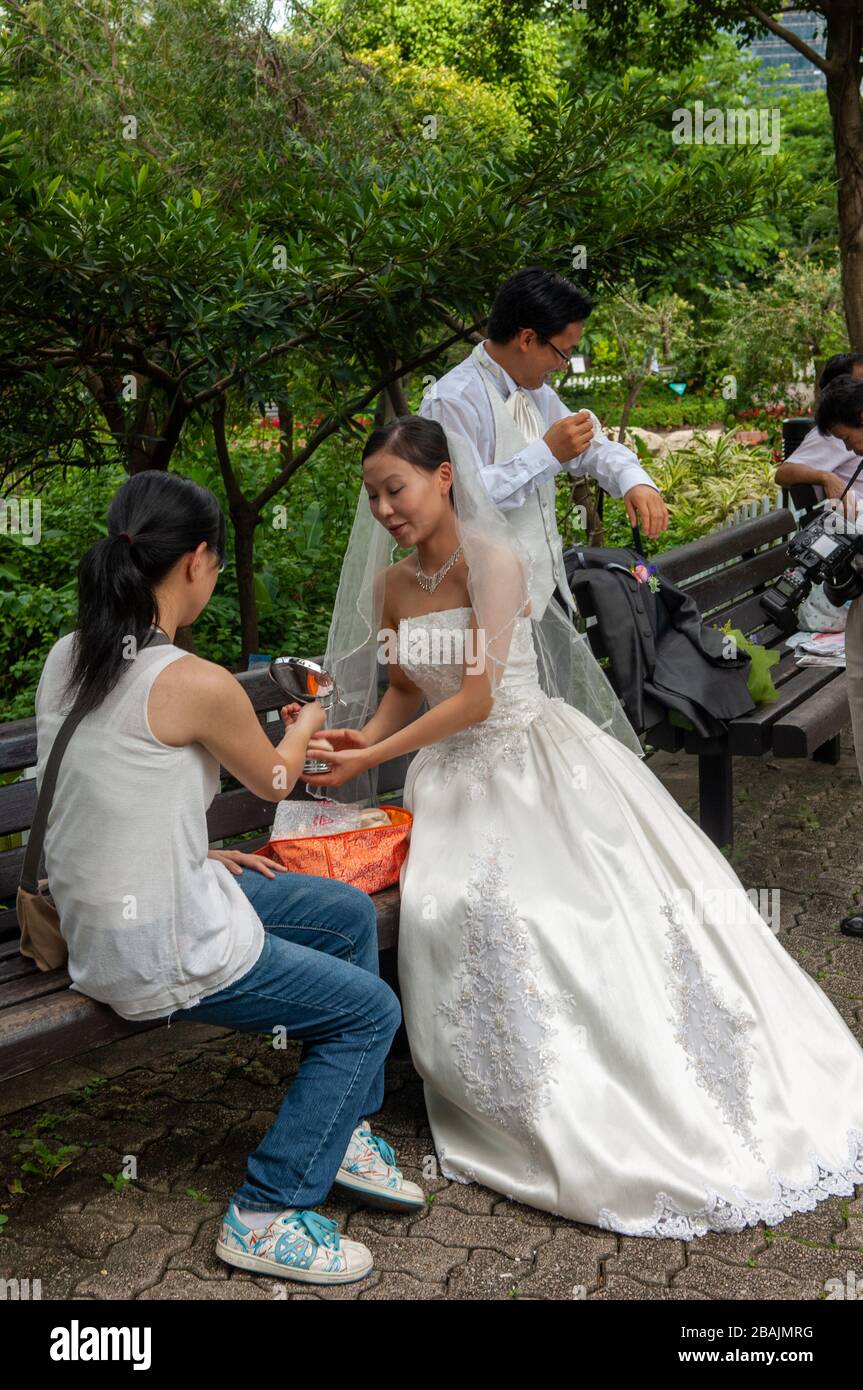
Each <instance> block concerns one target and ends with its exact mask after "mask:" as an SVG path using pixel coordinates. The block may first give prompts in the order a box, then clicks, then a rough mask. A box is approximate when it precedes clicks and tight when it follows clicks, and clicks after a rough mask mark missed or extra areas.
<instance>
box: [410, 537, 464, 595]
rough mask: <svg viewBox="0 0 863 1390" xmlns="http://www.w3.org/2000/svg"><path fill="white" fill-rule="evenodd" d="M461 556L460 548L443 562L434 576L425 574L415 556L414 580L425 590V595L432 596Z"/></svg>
mask: <svg viewBox="0 0 863 1390" xmlns="http://www.w3.org/2000/svg"><path fill="white" fill-rule="evenodd" d="M460 555H461V546H459V547H458V548H457V549H456V550H454V551H453V553H452V555H450V557H449V559H448V560H445V561H444V563H443V564H442V565H441V567H440V569H439V570H435V572H434V574H426V572H425V570H424V569H423V568H422V566H421V565H420V559H419V555H417V568H416V578H417V583H418V584H419V586H420V588H421V589H425V591H426V593H427V594H433V593H434V591H435V589H436V588H437V586H438V584H440V582H441V580H442V579H443V578H444V577H445V576H446V575H447V574H449V572H450V570H451V569H452V567H453V565H454V564H455V562H456V560H457V559H458V557H459V556H460Z"/></svg>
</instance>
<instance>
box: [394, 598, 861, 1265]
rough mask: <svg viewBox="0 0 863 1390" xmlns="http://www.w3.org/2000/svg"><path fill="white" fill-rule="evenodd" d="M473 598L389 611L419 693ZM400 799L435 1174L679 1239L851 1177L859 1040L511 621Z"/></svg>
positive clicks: (453, 681)
mask: <svg viewBox="0 0 863 1390" xmlns="http://www.w3.org/2000/svg"><path fill="white" fill-rule="evenodd" d="M470 614H471V610H470V609H469V608H453V609H446V610H440V611H439V612H437V613H431V614H424V615H422V616H421V617H415V618H409V619H404V620H403V622H402V626H403V627H404V626H406V628H407V630H406V632H405V633H404V634H402V632H401V629H400V644H401V645H400V662H401V664H402V666H403V669H404V670H405V672H406V674H407V675H408V676H409V677H410V679H411V680H413V681H414V682H415V683H416V684H417V685H418V686H420V687H421V688H422V690H423V691H424V693H425V695H426V697H427V699H428V701H429V704H430V705H435V704H437V703H439V702H440V701H441V700H443V699H445V698H447V697H448V696H450V695H452V694H454V693H455V692H456V691H457V690H458V688H459V686H460V685H461V681H462V671H463V666H462V665H461V664H460V663H459V662H452V663H451V664H443V663H442V662H441V658H440V644H441V641H443V640H444V639H446V638H448V637H451V636H452V634H453V633H454V632H455V631H459V632H460V631H462V630H463V629H464V628H466V627H467V625H468V623H469V621H470ZM417 628H421V629H422V630H423V632H422V633H420V634H417V633H416V631H415V629H417ZM436 636H437V637H438V638H440V641H439V642H438V647H439V650H438V652H437V653H436V652H435V650H434V647H435V642H434V639H435V637H436ZM429 638H431V639H432V640H431V642H430V641H429ZM456 650H457V648H456ZM435 656H437V660H436V661H435V660H434V659H433V658H434V657H435ZM404 804H405V806H406V807H407V808H408V809H409V810H410V811H411V812H412V813H413V816H414V823H413V827H412V831H411V840H410V846H409V851H408V856H407V859H406V861H405V863H404V864H403V866H402V870H401V878H400V882H401V912H400V927H399V962H398V972H399V985H400V991H401V1000H402V1010H403V1015H404V1020H405V1025H406V1029H407V1034H408V1038H409V1042H410V1048H411V1054H412V1058H413V1062H414V1066H415V1067H416V1070H417V1071H418V1073H419V1075H420V1076H421V1077H422V1080H423V1085H424V1092H425V1100H426V1107H427V1110H428V1116H429V1123H430V1126H431V1130H432V1135H433V1139H434V1144H435V1148H436V1151H437V1157H438V1162H439V1165H440V1170H441V1172H442V1173H443V1175H444V1176H445V1177H447V1178H450V1179H455V1180H457V1181H459V1182H478V1183H482V1184H483V1185H485V1186H487V1187H490V1188H491V1189H493V1190H494V1191H498V1192H501V1193H503V1194H505V1195H506V1196H508V1197H510V1198H512V1199H514V1200H517V1201H520V1202H524V1203H527V1204H528V1205H530V1206H534V1207H538V1208H540V1209H542V1210H545V1211H551V1212H554V1213H555V1214H557V1215H559V1216H564V1217H568V1218H569V1219H571V1220H575V1221H581V1222H585V1223H587V1224H590V1225H593V1226H598V1227H601V1228H603V1229H606V1230H613V1231H619V1232H622V1233H624V1234H626V1235H641V1236H662V1237H674V1238H677V1239H683V1240H691V1239H693V1238H694V1237H696V1236H699V1235H702V1234H704V1233H706V1232H707V1231H711V1230H716V1231H738V1230H741V1229H743V1228H744V1227H746V1226H751V1225H755V1224H756V1223H757V1222H759V1221H766V1222H767V1223H768V1224H769V1225H775V1224H776V1223H778V1222H780V1221H782V1220H783V1219H784V1218H785V1217H787V1216H789V1215H791V1214H792V1213H793V1212H797V1211H811V1210H812V1209H813V1208H814V1207H815V1205H816V1203H817V1202H819V1201H822V1200H823V1199H824V1198H826V1197H829V1196H831V1195H836V1194H839V1195H845V1196H849V1195H851V1194H852V1193H853V1192H854V1187H855V1184H863V1048H861V1047H860V1045H859V1044H858V1043H857V1041H856V1039H855V1038H854V1036H853V1034H852V1033H851V1031H850V1029H849V1028H848V1027H847V1025H846V1024H845V1022H844V1020H843V1019H842V1017H841V1015H840V1014H839V1012H838V1010H837V1009H836V1008H835V1007H834V1006H833V1004H832V1003H831V1002H830V1000H829V999H828V998H827V996H826V995H825V994H824V992H823V991H822V990H821V989H820V988H819V986H818V985H817V984H816V982H815V981H814V980H813V979H812V978H811V977H810V976H809V975H808V974H807V973H806V972H805V971H804V970H803V969H802V967H801V966H799V965H798V964H797V963H796V961H794V959H793V958H792V957H791V956H790V955H789V954H788V952H787V951H786V950H785V949H784V947H783V946H782V945H781V944H780V941H779V940H778V939H777V937H776V935H775V934H774V932H773V930H771V927H770V926H769V925H768V923H767V922H766V921H765V920H764V918H763V917H762V916H760V915H759V913H758V911H757V910H756V908H755V906H754V904H753V903H752V901H751V900H750V898H749V897H748V896H747V894H746V892H745V890H744V888H743V886H742V884H741V883H740V880H739V879H738V877H737V875H736V874H735V873H734V871H733V869H732V868H731V866H730V864H729V863H728V861H727V860H726V859H725V858H724V857H723V855H722V854H721V853H720V852H719V850H718V849H717V848H716V847H715V846H714V845H713V843H712V842H711V841H710V840H709V839H708V838H707V836H706V835H704V834H703V833H702V831H701V830H700V828H699V827H698V826H697V825H696V824H695V822H694V821H693V820H691V819H690V817H689V816H687V815H686V813H685V812H684V811H682V810H681V809H680V807H679V806H678V805H677V803H676V802H675V800H674V798H673V797H672V796H671V794H670V793H669V792H668V791H666V789H665V788H664V787H663V785H662V783H661V782H660V781H659V779H658V778H657V777H656V776H655V775H654V774H653V773H652V772H651V771H650V770H649V768H648V767H646V766H645V765H644V763H643V761H642V760H641V759H639V758H638V757H637V756H636V755H635V754H633V753H631V752H630V751H629V749H627V748H624V747H623V745H622V744H620V743H619V742H618V741H617V740H616V739H614V738H612V737H610V736H609V735H607V734H605V733H603V732H602V731H601V730H599V729H598V728H597V727H596V726H595V725H594V724H592V723H591V721H590V720H589V719H588V718H587V717H586V716H585V715H583V714H582V713H581V712H580V711H579V710H577V709H574V708H573V707H572V706H570V705H568V704H566V702H565V701H563V700H558V699H550V698H548V697H547V696H546V695H545V694H544V692H543V691H542V689H541V687H540V684H539V680H538V674H537V666H536V657H535V653H534V647H533V639H532V635H531V624H530V619H529V618H519V619H518V620H517V622H516V626H515V628H514V631H513V638H512V645H511V647H510V654H509V659H508V662H507V667H506V671H505V673H504V676H503V678H502V681H501V684H500V686H499V688H498V690H497V694H496V697H495V701H494V706H493V708H492V711H491V713H490V715H489V717H488V718H487V719H486V720H484V721H483V722H482V723H480V724H477V725H474V726H473V727H472V728H469V729H465V730H461V731H459V732H458V733H457V734H454V735H452V736H451V737H449V738H446V739H444V740H442V741H441V742H440V743H438V744H435V745H432V746H430V747H427V748H423V749H420V751H419V752H418V753H417V754H416V756H415V757H414V759H413V761H412V762H411V764H410V767H409V769H408V776H407V780H406V783H405V791H404Z"/></svg>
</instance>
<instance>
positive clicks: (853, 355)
mask: <svg viewBox="0 0 863 1390" xmlns="http://www.w3.org/2000/svg"><path fill="white" fill-rule="evenodd" d="M845 375H849V376H851V377H852V378H854V379H855V380H857V381H863V352H838V353H837V354H836V356H835V357H831V358H830V359H829V361H828V362H827V363H825V366H824V370H823V371H822V373H821V376H820V377H819V379H818V399H819V400H820V399H821V396H822V395H823V394H824V392H825V390H826V389H827V387H828V386H830V385H831V384H832V383H833V382H834V381H836V379H837V378H838V377H840V376H845ZM859 462H860V454H859V453H856V452H855V451H854V450H853V448H851V447H850V446H849V445H848V443H847V442H846V441H845V439H843V438H842V437H841V436H840V435H835V434H833V433H827V434H822V433H821V431H820V430H819V429H817V428H816V427H815V425H814V422H813V428H812V429H811V430H810V431H809V433H808V434H807V435H806V437H805V438H804V439H803V441H802V443H800V444H799V445H798V446H797V448H796V449H795V450H794V452H793V454H789V455H788V458H787V459H786V460H785V462H784V463H781V464H780V465H779V467H778V468H777V470H776V473H775V475H774V477H775V481H776V483H777V485H778V486H779V487H794V486H796V485H797V484H798V483H812V484H814V485H815V487H820V488H823V490H824V495H825V497H839V496H840V495H841V493H842V492H843V491H844V489H845V486H846V484H847V482H848V479H849V478H850V477H851V476H852V475H853V473H854V470H855V468H856V467H857V465H858V463H859ZM851 491H852V492H854V493H856V495H857V497H858V498H860V499H861V500H863V472H861V474H860V475H859V477H858V478H857V479H856V481H855V482H854V483H852V485H851Z"/></svg>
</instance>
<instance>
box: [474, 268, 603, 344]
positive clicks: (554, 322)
mask: <svg viewBox="0 0 863 1390" xmlns="http://www.w3.org/2000/svg"><path fill="white" fill-rule="evenodd" d="M592 308H593V300H592V299H591V298H590V295H588V294H585V293H584V291H583V290H580V289H579V288H578V286H577V285H574V284H573V283H572V281H571V280H566V279H564V277H563V276H562V275H557V274H555V273H554V272H553V271H550V270H543V268H542V266H539V265H531V266H528V267H527V268H526V269H525V270H517V271H516V272H515V274H514V275H510V277H509V279H507V280H504V282H503V284H502V285H501V287H500V289H499V290H498V292H497V294H496V295H495V297H494V303H493V304H492V306H491V313H490V314H489V316H488V336H489V338H491V340H492V342H495V343H508V342H509V340H510V339H511V338H514V337H515V335H516V333H518V331H519V329H521V328H532V329H533V331H534V333H537V334H538V335H539V337H540V338H545V339H548V338H551V337H552V336H553V334H555V333H560V331H561V329H563V328H565V327H566V325H567V324H568V323H581V321H582V320H583V319H586V318H587V316H588V314H589V313H590V311H591V309H592Z"/></svg>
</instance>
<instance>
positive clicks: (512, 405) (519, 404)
mask: <svg viewBox="0 0 863 1390" xmlns="http://www.w3.org/2000/svg"><path fill="white" fill-rule="evenodd" d="M478 346H479V348H480V351H479V353H478V354H477V356H478V358H479V361H480V364H481V365H482V366H483V367H485V368H486V369H487V370H488V371H490V372H491V374H492V376H493V377H494V379H495V381H498V382H500V384H501V386H502V387H503V389H504V390H505V391H509V395H508V396H507V398H506V400H505V402H504V404H505V406H506V408H507V410H508V411H509V413H510V415H511V416H512V418H513V421H514V422H515V424H516V425H517V426H518V428H519V429H520V430H521V433H522V434H523V435H524V437H525V439H526V440H527V441H528V442H530V440H532V439H541V438H542V436H543V435H544V434H545V425H544V424H543V423H542V420H541V418H540V414H539V410H538V409H537V407H536V404H535V403H534V401H532V400H531V398H530V396H529V395H528V394H527V392H526V391H525V389H524V387H523V386H516V387H515V388H514V389H513V390H512V391H510V390H509V384H508V382H507V379H506V377H505V376H504V374H503V370H502V368H501V365H500V363H499V362H495V360H494V358H493V357H489V355H488V353H487V352H486V350H485V348H484V347H483V346H482V344H479V345H478Z"/></svg>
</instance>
